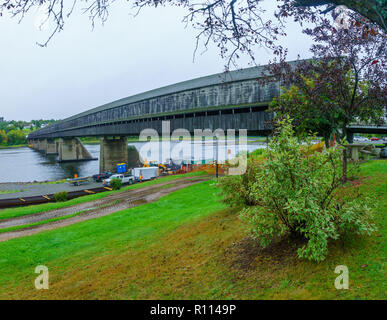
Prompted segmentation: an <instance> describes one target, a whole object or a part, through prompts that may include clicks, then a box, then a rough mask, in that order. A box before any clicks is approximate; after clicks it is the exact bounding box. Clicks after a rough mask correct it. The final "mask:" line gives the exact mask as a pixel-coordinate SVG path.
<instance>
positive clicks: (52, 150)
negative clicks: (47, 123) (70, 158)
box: [46, 139, 58, 154]
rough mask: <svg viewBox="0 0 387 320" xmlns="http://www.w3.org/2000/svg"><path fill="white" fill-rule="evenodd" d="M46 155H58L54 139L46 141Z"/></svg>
mask: <svg viewBox="0 0 387 320" xmlns="http://www.w3.org/2000/svg"><path fill="white" fill-rule="evenodd" d="M46 154H58V143H57V142H56V141H55V139H46Z"/></svg>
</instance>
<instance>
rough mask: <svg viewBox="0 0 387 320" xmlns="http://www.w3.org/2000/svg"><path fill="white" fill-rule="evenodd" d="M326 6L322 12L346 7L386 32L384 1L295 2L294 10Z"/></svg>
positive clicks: (386, 17) (337, 0)
mask: <svg viewBox="0 0 387 320" xmlns="http://www.w3.org/2000/svg"><path fill="white" fill-rule="evenodd" d="M323 5H327V6H328V7H327V8H326V9H325V10H324V12H325V13H326V12H329V11H334V9H335V8H336V7H337V6H346V7H347V8H350V9H351V10H353V11H355V12H357V13H359V14H360V15H362V16H363V17H365V18H368V19H369V20H370V21H371V22H373V23H376V24H378V25H379V27H381V28H383V29H384V31H386V30H387V26H386V24H387V23H386V20H387V10H386V4H385V0H360V1H359V0H295V1H294V8H303V7H304V8H305V7H306V8H310V7H314V6H315V7H319V6H323Z"/></svg>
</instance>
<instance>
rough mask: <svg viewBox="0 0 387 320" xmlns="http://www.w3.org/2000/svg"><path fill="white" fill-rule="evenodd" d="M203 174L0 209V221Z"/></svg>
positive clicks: (186, 175)
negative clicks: (73, 197) (64, 199)
mask: <svg viewBox="0 0 387 320" xmlns="http://www.w3.org/2000/svg"><path fill="white" fill-rule="evenodd" d="M205 174H206V173H205V172H193V173H187V174H184V175H172V176H166V177H161V178H159V179H155V180H151V181H146V182H142V183H137V184H133V185H129V186H125V187H122V188H121V189H120V190H119V191H106V192H102V193H96V194H92V195H87V196H83V197H79V198H75V199H71V200H68V201H66V202H50V203H44V204H39V205H32V206H26V207H17V208H9V209H2V210H0V220H2V219H10V218H16V217H21V216H25V215H29V214H35V213H41V212H46V211H50V210H55V209H61V208H65V207H70V206H73V205H76V204H80V203H85V202H89V201H93V200H98V199H102V198H104V197H106V196H108V195H109V194H112V193H113V192H122V191H126V190H131V189H138V188H143V187H146V186H151V185H155V184H158V183H162V182H167V181H173V180H176V179H179V178H182V177H195V176H200V175H205Z"/></svg>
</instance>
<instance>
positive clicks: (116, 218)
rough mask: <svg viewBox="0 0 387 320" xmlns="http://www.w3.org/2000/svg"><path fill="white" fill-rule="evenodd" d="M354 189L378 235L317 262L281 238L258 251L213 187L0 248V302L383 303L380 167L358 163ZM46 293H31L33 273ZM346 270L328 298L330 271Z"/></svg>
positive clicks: (350, 240)
mask: <svg viewBox="0 0 387 320" xmlns="http://www.w3.org/2000/svg"><path fill="white" fill-rule="evenodd" d="M359 181H360V188H361V189H362V190H363V191H365V192H367V193H369V194H372V195H373V196H374V197H375V199H376V200H375V201H377V204H378V208H377V212H376V218H375V219H376V222H377V225H378V231H377V233H376V234H374V235H373V236H372V237H366V236H365V237H358V236H347V237H346V238H345V239H342V240H339V241H335V242H332V243H331V244H330V246H329V254H328V257H327V259H326V260H325V261H323V262H321V263H319V264H318V263H314V262H308V261H305V260H300V259H298V258H297V256H296V253H295V244H294V243H292V242H289V241H286V240H283V241H279V242H276V243H274V244H273V245H272V246H270V247H269V248H267V249H265V250H262V249H261V248H260V247H259V246H258V245H257V244H256V242H254V241H252V240H250V239H249V238H248V237H247V234H246V230H245V229H246V228H245V226H244V225H242V223H241V221H240V219H239V217H238V213H237V212H232V211H230V210H228V209H226V208H225V207H224V205H222V204H221V203H220V202H219V201H218V200H219V197H220V195H219V194H218V191H217V188H216V186H215V185H214V183H213V182H211V181H208V182H204V183H200V184H197V185H193V186H190V187H188V188H186V189H182V190H179V191H176V192H174V193H172V194H170V195H168V196H165V197H163V198H161V199H160V200H159V201H157V202H155V203H150V204H146V205H143V206H140V207H136V208H131V209H127V210H124V211H122V212H119V213H115V214H112V215H109V216H105V217H101V218H98V219H94V220H89V221H85V222H82V223H78V224H75V225H71V226H68V227H65V228H61V229H56V230H52V231H46V232H42V233H40V234H36V235H33V236H29V237H25V238H18V239H13V240H10V241H7V242H2V243H0V298H2V299H22V298H25V299H40V298H42V299H61V298H63V299H95V298H98V299H210V298H211V299H287V298H290V299H386V289H387V288H386V282H385V276H386V274H385V271H386V270H385V253H386V252H385V243H386V231H387V230H386V221H385V216H386V212H387V192H386V190H387V182H386V181H387V162H386V161H369V162H367V163H364V164H362V165H361V177H359ZM39 264H43V265H46V266H47V267H48V268H49V271H50V289H49V290H41V291H38V290H36V289H34V279H35V277H36V276H37V275H36V274H34V269H35V267H36V266H37V265H39ZM338 265H346V266H347V267H348V269H349V290H337V289H335V287H334V280H335V278H336V277H337V276H338V275H337V274H335V273H334V270H335V267H336V266H338Z"/></svg>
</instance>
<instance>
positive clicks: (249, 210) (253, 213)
mask: <svg viewBox="0 0 387 320" xmlns="http://www.w3.org/2000/svg"><path fill="white" fill-rule="evenodd" d="M313 138H314V136H309V137H306V141H305V143H304V144H303V145H302V146H300V144H299V143H298V140H297V138H295V137H294V131H293V129H292V126H291V121H290V120H289V119H286V120H283V121H280V122H279V128H278V130H277V132H276V134H275V136H274V137H273V139H272V140H271V142H270V143H269V146H268V148H267V149H266V151H265V154H264V157H265V159H263V160H262V161H252V160H251V161H249V162H248V166H249V168H248V170H247V172H246V173H245V174H244V175H243V176H240V177H231V176H230V177H226V178H224V179H223V180H221V182H220V185H221V187H222V189H223V190H222V191H223V193H224V194H225V196H224V201H225V202H226V203H228V204H230V205H232V206H240V207H242V212H241V217H242V219H243V220H244V221H246V222H247V223H248V225H249V226H250V227H251V232H252V235H253V237H254V238H257V239H259V240H260V243H261V244H262V246H264V247H265V246H267V245H268V244H269V243H270V242H271V241H272V239H273V238H274V237H275V236H284V235H285V234H291V235H297V236H302V237H304V238H305V239H306V240H307V242H306V244H305V245H304V246H302V247H301V248H299V249H298V250H297V252H298V255H299V257H301V258H307V259H309V260H314V261H321V260H324V259H325V257H326V255H327V252H328V240H329V239H338V238H339V237H340V236H341V235H342V234H343V233H344V232H348V231H349V232H354V233H358V234H364V233H365V234H370V233H371V232H372V231H373V230H374V229H375V227H374V225H373V223H372V222H371V206H370V205H368V204H367V203H368V202H369V201H368V200H367V198H363V197H362V196H361V194H360V192H359V190H358V189H355V188H339V187H340V186H342V179H341V177H342V176H341V170H342V158H341V156H342V147H333V148H329V149H326V150H323V152H312V151H311V150H312V149H311V147H312V140H313Z"/></svg>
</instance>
